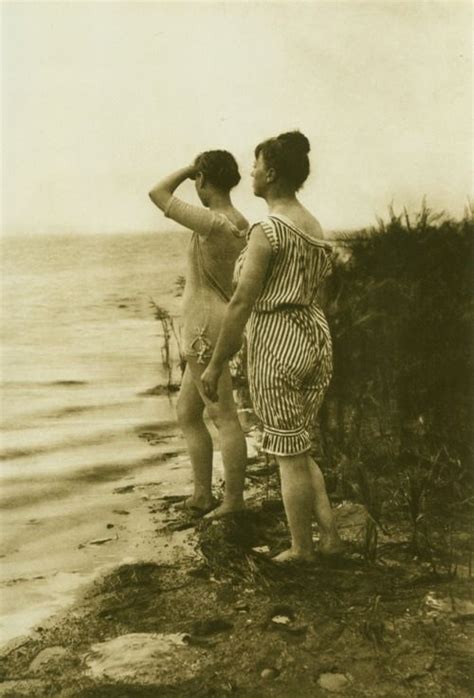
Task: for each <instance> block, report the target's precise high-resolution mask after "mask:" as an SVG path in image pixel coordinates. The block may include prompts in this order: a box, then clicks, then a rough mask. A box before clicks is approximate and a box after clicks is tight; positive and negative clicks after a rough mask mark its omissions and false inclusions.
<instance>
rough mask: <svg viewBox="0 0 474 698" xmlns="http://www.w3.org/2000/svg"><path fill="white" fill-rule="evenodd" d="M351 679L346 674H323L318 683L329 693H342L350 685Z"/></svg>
mask: <svg viewBox="0 0 474 698" xmlns="http://www.w3.org/2000/svg"><path fill="white" fill-rule="evenodd" d="M349 683H350V682H349V679H348V678H347V676H344V674H332V673H327V674H321V676H320V677H319V680H318V684H319V685H320V686H321V688H324V690H325V691H329V693H340V692H341V691H344V690H345V689H346V688H347V686H348V685H349Z"/></svg>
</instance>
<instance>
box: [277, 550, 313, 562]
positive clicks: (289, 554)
mask: <svg viewBox="0 0 474 698" xmlns="http://www.w3.org/2000/svg"><path fill="white" fill-rule="evenodd" d="M313 560H314V555H313V553H311V554H306V555H302V554H301V553H296V552H295V551H294V550H293V548H288V550H284V551H283V552H282V553H279V554H278V555H275V557H272V561H273V562H277V563H278V564H283V563H285V562H312V561H313Z"/></svg>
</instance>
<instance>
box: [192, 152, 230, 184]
mask: <svg viewBox="0 0 474 698" xmlns="http://www.w3.org/2000/svg"><path fill="white" fill-rule="evenodd" d="M194 164H195V166H196V168H197V169H198V170H199V171H200V172H202V173H203V174H204V175H205V177H207V179H208V180H209V181H210V182H211V183H212V184H213V185H214V186H215V187H217V188H218V189H222V190H223V191H230V190H231V189H232V187H235V185H236V184H238V183H239V182H240V173H239V168H238V165H237V163H236V161H235V158H234V156H233V155H232V154H231V153H229V152H228V151H227V150H206V152H204V153H201V154H200V155H198V156H197V158H196V159H195V161H194Z"/></svg>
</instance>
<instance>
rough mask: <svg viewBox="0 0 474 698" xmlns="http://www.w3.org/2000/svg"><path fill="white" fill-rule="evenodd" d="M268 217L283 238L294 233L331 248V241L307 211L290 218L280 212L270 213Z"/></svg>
mask: <svg viewBox="0 0 474 698" xmlns="http://www.w3.org/2000/svg"><path fill="white" fill-rule="evenodd" d="M269 218H270V220H271V222H272V225H273V226H274V227H275V228H276V230H277V231H278V232H279V233H280V235H281V236H282V237H284V238H285V239H291V238H292V237H293V236H294V235H297V236H299V237H300V238H302V239H304V240H306V241H307V242H310V243H313V244H314V245H318V246H323V247H327V248H331V243H330V241H329V240H328V238H327V236H326V234H325V233H324V231H323V228H322V227H321V224H320V223H319V221H318V219H317V218H316V217H315V216H313V215H312V214H310V213H309V211H305V213H304V214H303V215H300V216H293V217H292V218H291V217H290V216H287V215H284V214H281V213H278V214H270V216H269Z"/></svg>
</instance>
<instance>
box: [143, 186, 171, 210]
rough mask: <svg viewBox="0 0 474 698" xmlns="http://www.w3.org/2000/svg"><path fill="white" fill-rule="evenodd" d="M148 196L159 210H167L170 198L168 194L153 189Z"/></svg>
mask: <svg viewBox="0 0 474 698" xmlns="http://www.w3.org/2000/svg"><path fill="white" fill-rule="evenodd" d="M148 196H149V197H150V199H151V201H152V202H153V203H154V204H155V206H158V208H159V209H161V210H162V211H164V210H165V208H166V204H167V203H168V199H169V197H170V195H169V193H168V192H164V191H162V190H160V189H151V190H150V191H149V192H148Z"/></svg>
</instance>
